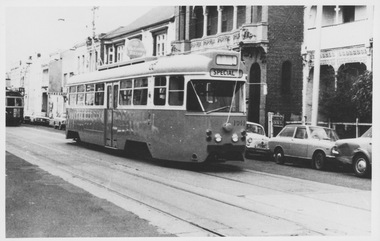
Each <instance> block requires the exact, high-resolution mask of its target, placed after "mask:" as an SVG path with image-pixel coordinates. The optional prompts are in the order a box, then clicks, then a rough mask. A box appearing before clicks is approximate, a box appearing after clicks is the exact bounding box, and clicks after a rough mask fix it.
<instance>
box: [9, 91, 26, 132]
mask: <svg viewBox="0 0 380 241" xmlns="http://www.w3.org/2000/svg"><path fill="white" fill-rule="evenodd" d="M5 115H6V125H7V126H8V125H21V123H22V122H23V120H24V96H23V94H22V93H21V91H19V90H16V89H8V88H6V89H5Z"/></svg>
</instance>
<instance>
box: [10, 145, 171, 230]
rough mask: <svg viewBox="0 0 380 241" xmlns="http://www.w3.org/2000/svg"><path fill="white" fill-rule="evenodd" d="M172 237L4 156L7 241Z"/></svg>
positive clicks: (24, 163) (50, 176)
mask: <svg viewBox="0 0 380 241" xmlns="http://www.w3.org/2000/svg"><path fill="white" fill-rule="evenodd" d="M171 236H174V235H171V234H168V233H164V231H162V230H159V229H158V228H157V227H155V226H153V225H151V224H150V223H149V222H148V221H147V220H144V219H141V218H139V217H138V216H136V215H135V214H133V213H131V212H128V211H126V210H124V209H122V208H120V207H118V206H116V205H114V204H112V203H110V202H108V201H107V200H104V199H100V198H97V197H95V196H93V195H91V194H90V193H88V192H86V191H84V190H83V189H80V188H78V187H76V186H74V185H72V184H70V183H68V182H66V181H64V180H63V179H62V178H59V177H56V176H53V175H51V174H49V173H48V172H46V171H44V170H42V169H40V168H38V166H35V165H32V164H30V163H28V162H26V161H25V160H23V159H21V158H18V157H17V156H14V155H12V154H11V153H9V152H6V238H37V237H45V238H46V237H50V238H57V237H171Z"/></svg>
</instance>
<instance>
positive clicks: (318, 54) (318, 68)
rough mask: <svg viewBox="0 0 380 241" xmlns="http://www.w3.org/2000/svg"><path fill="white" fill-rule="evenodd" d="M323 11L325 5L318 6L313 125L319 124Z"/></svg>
mask: <svg viewBox="0 0 380 241" xmlns="http://www.w3.org/2000/svg"><path fill="white" fill-rule="evenodd" d="M322 11H323V5H317V16H316V23H317V25H316V35H317V37H316V41H317V44H316V47H315V52H314V74H313V99H312V107H311V124H312V125H317V124H318V108H319V82H320V80H319V79H320V72H321V28H322Z"/></svg>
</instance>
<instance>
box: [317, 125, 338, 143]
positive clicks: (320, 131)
mask: <svg viewBox="0 0 380 241" xmlns="http://www.w3.org/2000/svg"><path fill="white" fill-rule="evenodd" d="M310 134H311V138H313V139H318V140H330V141H337V140H339V137H338V135H337V134H336V132H335V131H334V130H333V129H330V128H323V127H310Z"/></svg>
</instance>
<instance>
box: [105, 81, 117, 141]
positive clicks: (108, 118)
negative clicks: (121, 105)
mask: <svg viewBox="0 0 380 241" xmlns="http://www.w3.org/2000/svg"><path fill="white" fill-rule="evenodd" d="M118 93H119V85H118V84H116V83H110V84H107V109H106V110H105V112H106V113H105V115H104V117H105V120H104V122H105V144H106V146H107V147H112V148H117V135H116V134H117V128H115V127H114V111H115V109H116V108H117V104H118Z"/></svg>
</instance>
